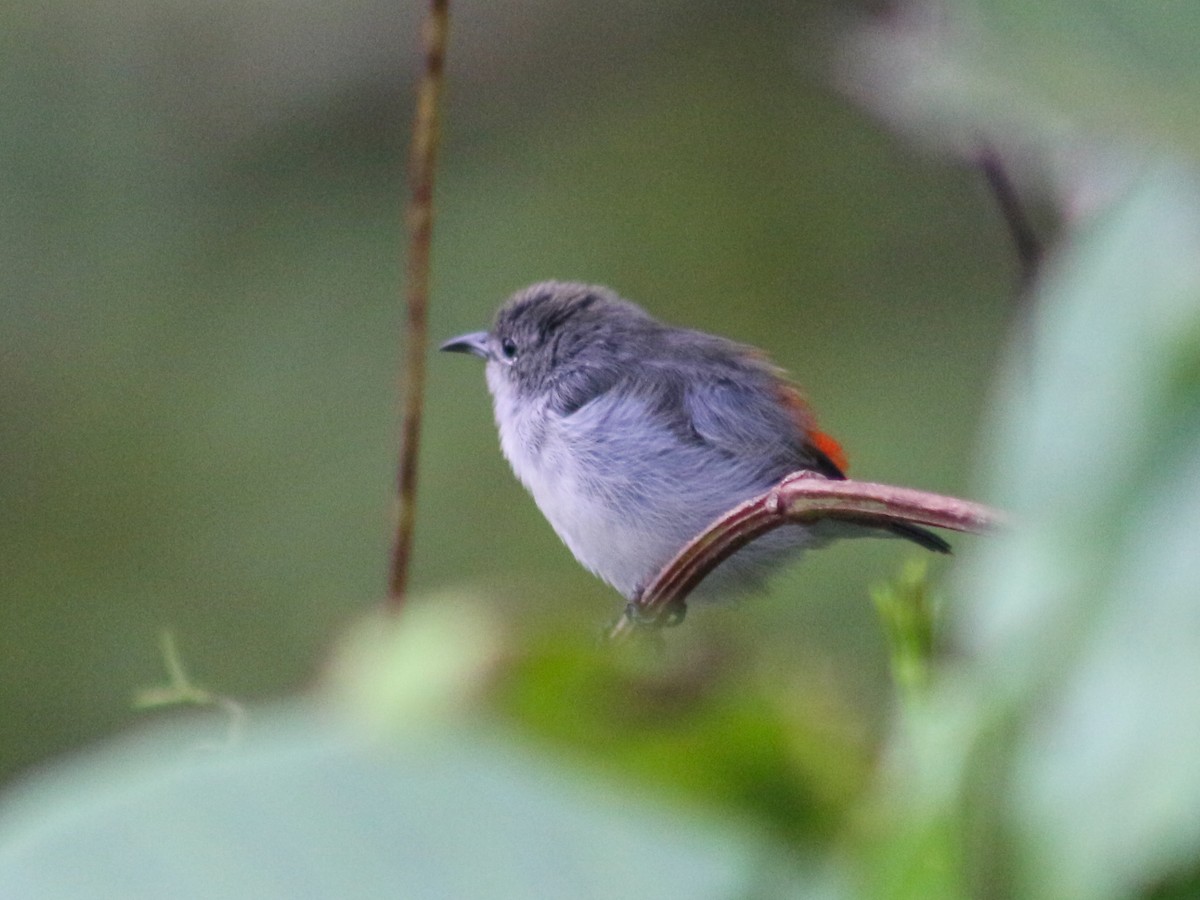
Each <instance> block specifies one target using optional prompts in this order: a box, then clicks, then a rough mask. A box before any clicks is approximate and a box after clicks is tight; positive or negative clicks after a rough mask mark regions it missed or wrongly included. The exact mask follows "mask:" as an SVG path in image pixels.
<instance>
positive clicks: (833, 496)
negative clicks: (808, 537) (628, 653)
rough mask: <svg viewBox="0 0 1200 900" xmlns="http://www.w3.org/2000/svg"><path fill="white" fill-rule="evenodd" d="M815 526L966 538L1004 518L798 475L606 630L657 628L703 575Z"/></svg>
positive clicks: (725, 525)
mask: <svg viewBox="0 0 1200 900" xmlns="http://www.w3.org/2000/svg"><path fill="white" fill-rule="evenodd" d="M819 519H841V520H843V521H851V522H857V523H860V524H867V525H879V526H887V525H888V524H895V523H904V524H909V525H932V526H933V527H935V528H946V529H949V530H951V531H960V532H967V533H971V534H984V533H987V532H989V531H994V530H996V529H997V528H1000V527H1002V526H1003V525H1004V524H1005V523H1006V518H1005V516H1004V515H1003V514H1002V513H1000V512H998V511H996V510H993V509H990V508H988V507H986V506H983V505H982V504H979V503H972V502H970V501H968V500H959V499H957V498H956V497H947V496H944V495H942V494H931V493H929V492H928V491H918V490H914V489H912V488H902V487H894V486H892V485H889V484H875V483H872V482H868V481H851V480H845V481H831V480H829V479H826V478H822V477H820V476H818V475H813V474H812V473H810V472H797V473H796V474H794V475H789V476H788V477H787V478H785V479H784V480H783V481H782V482H780V484H779V485H778V486H777V487H775V488H772V489H771V490H769V491H767V492H766V493H765V494H761V495H759V496H758V497H755V498H754V499H752V500H747V501H746V502H745V503H743V504H742V505H741V506H737V507H735V508H734V509H732V510H730V511H729V512H728V513H726V514H725V515H723V516H722V517H721V518H719V519H717V521H715V522H713V524H712V525H710V526H709V527H708V528H706V529H705V530H704V531H703V532H702V533H701V534H700V535H698V536H697V537H695V538H693V539H692V540H691V541H690V542H689V543H688V544H687V545H686V546H684V548H683V549H682V550H680V551H679V553H678V554H676V556H675V558H674V559H672V560H671V561H670V562H669V563H667V565H666V566H665V567H663V569H662V571H661V572H659V573H658V575H657V576H656V577H655V579H654V580H653V581H652V582H650V584H648V585H647V586H646V587H645V589H643V591H642V592H641V594H640V595H639V596H638V597H636V598H634V599H633V600H632V601H631V602H630V604H629V607H628V608H627V609H626V611H625V613H624V615H622V616H621V618H620V619H619V620H618V621H617V622H616V624H615V625H613V627H612V628H611V629H609V632H608V637H609V639H610V640H621V639H624V638H627V637H629V636H630V634H632V633H633V631H634V629H635V628H636V627H637V626H638V625H641V624H657V623H659V622H660V621H661V620H662V619H663V617H664V616H666V615H667V614H668V613H669V610H671V609H672V608H674V607H677V606H678V605H679V604H681V603H683V602H684V601H685V600H686V599H687V597H688V595H689V594H690V593H691V592H692V591H693V590H694V589H695V588H696V586H697V585H698V584H699V583H700V582H701V581H702V580H703V579H704V577H705V576H706V575H708V574H709V573H710V572H711V571H712V570H713V569H715V568H716V567H717V566H718V565H720V564H721V563H722V562H724V561H725V560H726V559H728V558H729V557H730V556H732V555H733V554H734V553H736V552H737V551H738V550H740V549H741V548H742V547H744V546H746V544H748V543H750V542H751V541H752V540H754V539H755V538H757V537H760V536H761V535H763V534H766V533H767V532H768V531H773V530H774V529H776V528H778V527H779V526H780V525H783V524H785V523H787V522H815V521H817V520H819Z"/></svg>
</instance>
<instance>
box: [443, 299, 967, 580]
mask: <svg viewBox="0 0 1200 900" xmlns="http://www.w3.org/2000/svg"><path fill="white" fill-rule="evenodd" d="M441 349H442V350H449V351H453V352H461V353H472V354H474V355H476V356H479V357H482V358H483V359H485V360H486V361H487V369H486V375H487V384H488V389H489V390H490V391H491V394H492V399H493V404H494V409H495V417H496V425H497V427H498V428H499V430H500V446H501V448H502V450H503V452H504V455H505V457H506V458H507V459H508V461H509V463H510V464H511V465H512V469H513V472H515V473H516V476H517V478H518V479H520V481H521V483H522V484H524V485H525V487H526V488H527V489H528V490H529V492H530V493H531V494H532V495H533V499H534V501H535V502H536V503H537V505H538V508H539V509H541V511H542V513H543V515H545V517H546V518H547V519H548V520H549V521H550V524H551V525H552V526H553V527H554V530H555V531H556V532H557V533H558V536H559V537H560V538H562V540H563V542H564V543H565V544H566V545H567V547H569V548H570V550H571V552H572V553H573V554H575V558H576V559H578V560H579V561H580V562H581V563H582V564H583V565H584V566H586V567H587V568H588V569H590V570H591V571H592V572H594V573H595V574H596V575H598V576H600V577H601V578H602V579H604V580H605V581H607V582H608V583H609V584H611V585H612V586H613V587H614V588H616V589H617V590H618V591H620V592H621V593H622V594H623V595H624V596H625V597H626V599H633V598H634V597H635V596H636V595H637V594H638V592H639V591H640V590H641V589H642V588H643V587H644V586H645V585H646V584H647V583H648V582H649V581H650V580H651V579H652V578H653V577H654V576H655V575H656V574H657V573H658V571H659V570H660V569H661V568H662V567H663V566H664V565H665V564H666V563H667V562H668V561H669V560H670V559H671V557H672V556H674V555H675V554H676V553H677V552H678V551H679V550H680V548H682V547H683V545H684V544H685V543H687V542H688V541H689V540H691V539H692V538H693V537H695V536H696V535H697V534H699V533H700V532H701V531H702V530H703V529H704V528H705V527H706V526H707V525H709V524H710V523H711V522H712V521H713V520H714V519H716V518H717V517H718V516H720V515H721V514H723V513H725V512H728V511H729V510H730V509H732V508H733V507H734V506H736V505H738V504H739V503H741V502H743V501H745V500H748V499H750V498H752V497H755V496H757V495H758V494H761V493H763V492H764V491H766V490H769V489H770V488H771V487H773V486H775V485H776V484H778V483H779V482H780V481H781V480H782V479H783V477H784V476H785V475H788V474H789V473H792V472H796V471H799V470H808V471H811V472H815V473H818V474H820V475H822V476H824V477H825V478H833V479H841V478H845V475H844V474H843V471H842V470H843V469H844V468H845V460H844V457H843V456H842V451H841V448H840V447H839V446H838V444H837V442H836V441H834V440H833V439H832V438H830V437H829V436H828V435H825V434H824V433H822V432H820V431H818V430H817V428H816V425H815V423H814V420H813V416H812V413H811V412H810V410H809V408H808V405H807V404H806V403H805V401H804V399H803V398H802V396H801V395H800V393H799V391H798V390H797V389H796V387H795V386H794V385H792V384H791V383H790V382H788V381H787V380H786V379H785V378H784V375H783V373H782V371H781V370H779V369H777V368H776V367H775V366H773V365H771V363H770V362H768V361H767V359H766V357H765V355H764V354H763V353H761V352H760V351H758V350H755V349H754V348H752V347H748V346H745V345H742V344H737V343H734V342H733V341H729V340H726V339H725V338H722V337H716V336H715V335H711V334H705V333H703V332H700V331H693V330H690V329H686V328H676V327H673V326H670V325H666V324H664V323H662V322H659V321H658V320H657V319H654V318H652V317H651V316H649V315H648V314H647V313H646V312H644V311H643V310H642V309H641V308H639V307H638V306H635V305H634V304H633V303H630V302H628V301H627V300H623V299H621V298H620V297H618V296H617V294H616V293H614V292H613V291H611V290H610V289H608V288H606V287H600V286H597V285H587V284H576V283H572V282H559V281H545V282H542V283H540V284H535V285H532V286H530V287H527V288H525V289H524V290H522V291H518V292H517V293H516V294H514V295H513V296H512V297H511V298H509V300H508V301H507V302H506V303H505V304H504V305H503V306H502V307H501V308H500V310H499V312H498V313H497V314H496V320H495V322H494V323H493V325H492V329H491V331H479V332H474V333H471V334H464V335H461V336H459V337H456V338H453V339H451V340H449V341H447V342H446V343H444V344H443V345H442V347H441ZM858 535H875V536H888V535H891V536H900V537H904V538H907V539H908V540H911V541H914V542H916V543H918V544H920V545H921V546H922V547H925V548H926V549H928V550H933V551H937V552H939V553H946V552H949V550H950V547H949V545H948V544H947V543H946V542H945V541H944V540H942V539H941V538H940V537H938V536H937V535H935V534H933V533H931V532H929V531H926V530H925V529H923V528H918V527H916V526H911V525H903V524H895V525H890V526H887V528H886V529H885V528H875V527H869V526H865V525H856V524H852V523H845V522H833V521H822V522H817V523H814V524H811V525H808V524H789V525H785V526H783V527H781V528H779V529H777V530H775V531H773V532H771V533H769V534H767V535H764V536H763V537H762V538H760V539H759V540H757V541H755V542H753V543H751V544H750V545H748V546H747V547H745V548H743V549H742V550H741V551H739V552H738V553H737V554H735V555H734V556H732V557H730V558H729V559H728V560H726V561H725V562H723V563H722V564H721V565H720V566H719V567H718V568H717V569H716V571H714V572H713V573H712V575H710V576H709V578H708V579H706V580H705V582H704V583H703V584H702V585H701V586H700V588H699V589H698V590H697V592H696V594H694V595H693V596H699V597H714V596H717V597H719V596H722V595H730V594H734V593H741V592H744V591H746V590H750V589H754V588H757V587H759V586H760V585H761V583H762V581H763V579H764V577H765V576H766V575H767V574H769V573H770V571H771V570H772V569H773V568H774V567H775V566H777V565H778V564H779V563H780V562H782V561H783V560H784V559H786V558H787V557H789V556H791V555H794V554H795V553H796V552H797V551H799V550H802V549H804V548H807V547H815V546H820V545H821V544H824V543H826V542H828V541H829V540H830V539H833V538H837V537H853V536H858Z"/></svg>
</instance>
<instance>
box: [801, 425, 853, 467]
mask: <svg viewBox="0 0 1200 900" xmlns="http://www.w3.org/2000/svg"><path fill="white" fill-rule="evenodd" d="M808 439H809V440H810V441H811V442H812V445H813V446H814V447H816V448H817V449H818V450H820V451H821V452H822V453H824V454H825V455H826V456H828V457H829V458H830V459H831V460H832V461H833V464H834V465H835V466H837V467H838V468H839V469H841V470H842V471H843V472H845V471H846V470H847V469H848V468H850V463H849V462H848V461H847V460H846V451H845V450H843V449H842V445H841V444H839V443H838V442H837V441H835V440H834V439H833V438H831V437H830V436H829V435H827V434H826V433H825V432H823V431H817V430H816V429H815V428H814V429H813V430H812V434H810V435H809V436H808Z"/></svg>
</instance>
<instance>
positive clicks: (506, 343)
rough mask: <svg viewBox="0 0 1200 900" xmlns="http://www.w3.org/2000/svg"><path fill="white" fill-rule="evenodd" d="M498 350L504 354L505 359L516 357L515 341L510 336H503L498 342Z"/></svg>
mask: <svg viewBox="0 0 1200 900" xmlns="http://www.w3.org/2000/svg"><path fill="white" fill-rule="evenodd" d="M500 352H501V353H503V354H504V358H505V359H507V360H514V359H516V358H517V342H516V341H514V340H513V339H512V338H505V339H504V340H503V341H501V342H500Z"/></svg>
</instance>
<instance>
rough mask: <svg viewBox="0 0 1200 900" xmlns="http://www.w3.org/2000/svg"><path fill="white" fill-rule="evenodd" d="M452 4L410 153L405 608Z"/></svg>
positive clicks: (397, 599)
mask: <svg viewBox="0 0 1200 900" xmlns="http://www.w3.org/2000/svg"><path fill="white" fill-rule="evenodd" d="M449 21H450V3H449V0H430V5H429V11H428V13H427V14H426V17H425V24H424V28H423V31H422V39H423V48H424V56H425V70H424V73H423V75H422V77H421V83H420V86H419V88H418V90H417V108H416V115H415V117H414V119H413V133H412V147H411V150H410V155H409V184H410V190H411V193H410V196H409V201H408V210H407V215H406V224H407V226H408V267H407V285H408V289H407V298H406V299H407V310H408V313H407V321H406V327H405V352H406V356H405V367H404V390H403V393H404V414H403V425H402V426H401V438H400V462H399V467H398V473H397V491H398V495H399V506H400V509H399V514H398V516H397V521H396V537H395V543H394V544H393V546H392V571H391V576H390V578H389V581H388V606H389V607H390V608H391V609H393V610H399V609H400V607H401V606H402V605H403V604H404V596H405V592H406V590H407V586H408V571H409V562H410V560H411V558H412V545H413V530H414V526H415V524H416V505H417V451H418V448H419V446H420V443H421V410H422V406H423V403H424V397H425V355H426V352H427V348H428V345H429V329H428V325H427V318H428V316H427V311H428V309H429V255H430V245H431V238H432V236H433V176H434V170H435V168H436V164H437V149H438V137H439V132H440V128H439V124H440V110H441V103H440V101H441V93H442V69H443V64H444V62H445V57H446V32H447V29H448V26H449Z"/></svg>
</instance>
